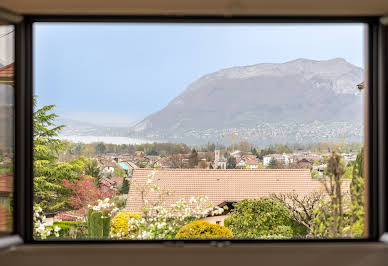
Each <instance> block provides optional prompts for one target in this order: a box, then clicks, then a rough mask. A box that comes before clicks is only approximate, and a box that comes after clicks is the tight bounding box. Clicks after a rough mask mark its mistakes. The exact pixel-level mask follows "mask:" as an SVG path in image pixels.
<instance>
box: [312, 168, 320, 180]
mask: <svg viewBox="0 0 388 266" xmlns="http://www.w3.org/2000/svg"><path fill="white" fill-rule="evenodd" d="M311 177H312V178H317V177H319V172H318V170H317V169H313V170H312V171H311Z"/></svg>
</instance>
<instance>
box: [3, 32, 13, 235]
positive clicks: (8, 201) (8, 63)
mask: <svg viewBox="0 0 388 266" xmlns="http://www.w3.org/2000/svg"><path fill="white" fill-rule="evenodd" d="M13 97H14V27H13V26H4V25H0V235H4V234H10V233H12V231H13V221H12V218H13V215H12V214H13V205H12V202H13V200H12V197H13V192H14V185H13V181H14V176H13V151H14V115H13V111H14V110H13V106H14V101H13Z"/></svg>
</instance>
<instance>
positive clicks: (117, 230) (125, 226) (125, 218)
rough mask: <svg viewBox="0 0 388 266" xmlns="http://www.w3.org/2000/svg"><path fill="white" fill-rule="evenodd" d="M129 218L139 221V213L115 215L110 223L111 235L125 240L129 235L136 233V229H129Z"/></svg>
mask: <svg viewBox="0 0 388 266" xmlns="http://www.w3.org/2000/svg"><path fill="white" fill-rule="evenodd" d="M131 218H133V219H140V218H141V213H139V212H122V213H119V214H118V215H116V216H115V217H114V218H113V219H112V221H111V230H112V235H113V236H118V237H123V238H125V237H128V235H129V234H131V233H137V229H129V227H130V220H131Z"/></svg>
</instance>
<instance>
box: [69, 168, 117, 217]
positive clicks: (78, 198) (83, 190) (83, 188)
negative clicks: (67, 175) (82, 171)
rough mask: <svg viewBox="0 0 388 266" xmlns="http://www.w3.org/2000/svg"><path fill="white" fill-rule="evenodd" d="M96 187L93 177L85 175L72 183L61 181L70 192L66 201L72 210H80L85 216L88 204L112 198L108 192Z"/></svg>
mask: <svg viewBox="0 0 388 266" xmlns="http://www.w3.org/2000/svg"><path fill="white" fill-rule="evenodd" d="M97 185H98V184H97V182H96V181H95V179H94V178H93V177H91V176H86V175H81V176H80V177H79V179H77V180H74V181H73V182H72V181H70V180H67V179H64V180H63V186H64V187H65V188H67V189H69V190H70V191H71V193H70V194H69V196H68V201H69V202H70V204H71V206H72V207H73V208H74V209H76V210H82V213H83V215H87V211H88V205H89V204H94V203H95V202H96V201H97V200H99V199H100V200H103V199H105V198H112V196H113V194H112V193H111V192H110V191H104V190H103V189H102V188H99V187H97Z"/></svg>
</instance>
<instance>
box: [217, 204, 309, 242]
mask: <svg viewBox="0 0 388 266" xmlns="http://www.w3.org/2000/svg"><path fill="white" fill-rule="evenodd" d="M233 206H234V209H232V210H231V212H230V213H229V215H228V218H226V219H225V221H224V223H225V226H226V227H228V228H229V229H230V230H231V231H232V233H233V235H234V236H235V237H236V238H244V239H249V238H291V237H300V236H304V235H306V233H307V229H306V227H305V226H303V225H301V224H299V223H297V222H296V221H294V220H293V219H292V216H291V212H290V211H289V210H288V209H287V208H286V207H285V206H284V205H283V204H282V203H280V202H277V201H274V200H271V199H260V200H254V199H245V200H242V201H239V202H237V203H235V204H234V205H233Z"/></svg>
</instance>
